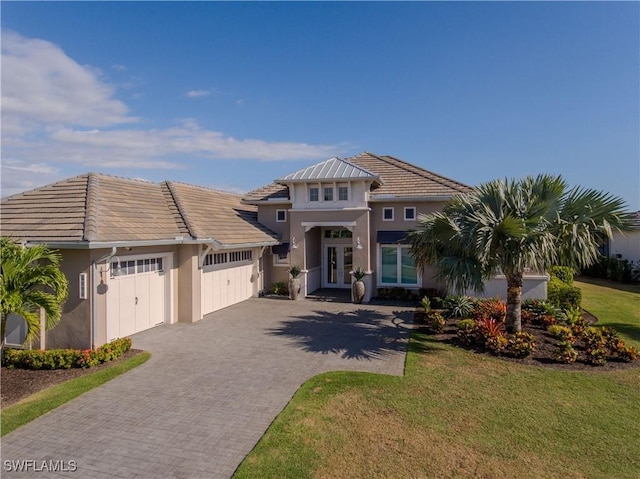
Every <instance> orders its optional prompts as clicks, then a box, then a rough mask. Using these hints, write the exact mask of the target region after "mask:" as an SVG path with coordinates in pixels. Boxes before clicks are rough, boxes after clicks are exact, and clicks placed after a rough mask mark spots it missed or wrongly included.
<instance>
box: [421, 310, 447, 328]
mask: <svg viewBox="0 0 640 479" xmlns="http://www.w3.org/2000/svg"><path fill="white" fill-rule="evenodd" d="M425 321H426V323H427V327H428V328H429V329H431V331H433V332H434V333H441V332H443V331H444V326H445V324H447V322H446V321H445V319H444V317H443V316H442V314H440V312H439V311H434V310H431V311H427V313H426V315H425Z"/></svg>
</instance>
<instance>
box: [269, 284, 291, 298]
mask: <svg viewBox="0 0 640 479" xmlns="http://www.w3.org/2000/svg"><path fill="white" fill-rule="evenodd" d="M271 294H275V295H276V296H286V295H287V294H289V291H288V290H287V285H286V283H284V282H283V281H278V282H277V283H273V284H272V285H271Z"/></svg>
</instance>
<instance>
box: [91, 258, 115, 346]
mask: <svg viewBox="0 0 640 479" xmlns="http://www.w3.org/2000/svg"><path fill="white" fill-rule="evenodd" d="M117 249H118V247H117V246H113V247H112V248H111V252H110V253H107V254H105V255H103V256H100V257H99V258H98V259H96V260H94V261H92V262H91V322H90V323H89V324H90V328H89V330H90V331H89V334H90V335H91V349H95V348H96V329H97V325H96V323H97V318H98V281H97V274H98V263H100V262H101V261H104V260H105V259H106V260H108V261H107V263H108V262H109V261H111V258H113V257H114V256H115V255H116V250H117Z"/></svg>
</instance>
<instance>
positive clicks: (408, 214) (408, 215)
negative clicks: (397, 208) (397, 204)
mask: <svg viewBox="0 0 640 479" xmlns="http://www.w3.org/2000/svg"><path fill="white" fill-rule="evenodd" d="M415 219H416V207H415V206H406V207H405V208H404V220H405V221H414V220H415Z"/></svg>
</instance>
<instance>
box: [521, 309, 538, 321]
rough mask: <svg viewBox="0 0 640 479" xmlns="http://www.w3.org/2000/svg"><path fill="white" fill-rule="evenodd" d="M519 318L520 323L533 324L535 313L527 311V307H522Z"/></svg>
mask: <svg viewBox="0 0 640 479" xmlns="http://www.w3.org/2000/svg"><path fill="white" fill-rule="evenodd" d="M520 319H521V321H522V323H525V324H533V323H535V320H536V315H535V313H534V312H533V311H529V310H528V309H523V310H522V311H521V312H520Z"/></svg>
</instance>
